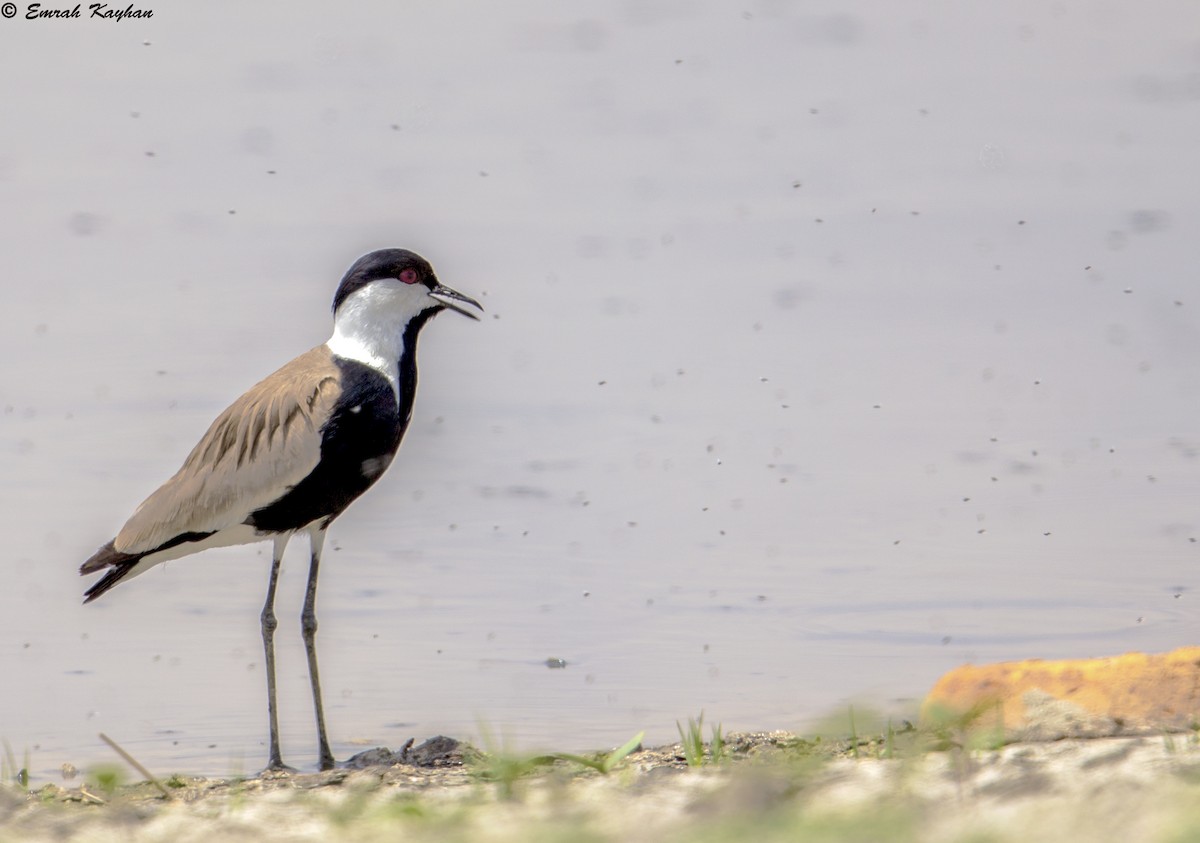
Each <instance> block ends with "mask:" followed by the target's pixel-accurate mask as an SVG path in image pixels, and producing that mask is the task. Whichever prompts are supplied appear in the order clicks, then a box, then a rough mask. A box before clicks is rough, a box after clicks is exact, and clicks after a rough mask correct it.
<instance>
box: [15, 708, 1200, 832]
mask: <svg viewBox="0 0 1200 843" xmlns="http://www.w3.org/2000/svg"><path fill="white" fill-rule="evenodd" d="M467 753H468V755H469V753H470V750H469V749H468V750H467ZM726 754H727V756H728V757H727V758H726V759H725V760H724V761H722V762H721V763H719V764H714V763H712V762H711V760H709V761H708V762H707V763H705V764H704V765H703V766H700V767H694V768H689V767H688V766H687V764H686V762H685V760H684V758H683V755H682V753H681V748H680V747H679V746H678V745H676V746H668V747H660V748H657V749H643V750H640V751H638V752H635V753H633V754H632V755H630V756H629V758H628V759H627V760H626V761H625V762H624V763H623V764H622V765H621V766H619V767H618V768H617V769H615V770H614V771H612V772H611V773H609V774H607V775H601V774H599V773H597V772H594V771H587V770H584V769H583V768H582V767H581V766H580V765H578V764H574V763H569V762H565V761H557V762H554V763H546V764H535V763H533V762H532V761H531V760H530V759H528V758H525V759H522V758H502V759H496V758H492V759H491V760H490V761H488V760H484V761H479V760H474V761H472V760H471V759H470V758H469V757H468V758H467V759H466V763H464V758H463V754H462V752H453V753H450V754H449V755H445V754H443V755H442V756H440V757H438V758H436V759H433V760H432V761H430V762H429V763H430V766H416V765H413V764H410V763H398V764H391V765H375V766H369V767H366V768H364V769H338V770H335V771H332V772H328V773H297V774H281V775H275V776H260V777H256V778H252V779H246V780H215V779H188V780H184V779H180V778H178V777H175V778H172V779H170V780H167V781H165V782H163V783H162V784H163V786H164V788H165V789H166V790H167V791H168V792H169V793H170V798H169V799H168V798H164V797H163V796H162V794H161V793H160V792H159V791H158V790H157V789H156V788H155V787H154V786H153V785H152V784H150V783H142V784H138V785H131V786H127V787H122V788H118V789H116V790H115V791H111V792H106V791H103V790H101V789H100V785H99V784H97V783H96V782H95V781H92V782H89V783H86V784H84V785H82V786H80V787H75V788H72V789H63V788H58V787H56V786H54V785H47V786H45V787H44V788H42V789H40V790H38V791H35V792H33V793H30V794H25V793H24V792H22V791H19V790H16V789H13V788H11V787H10V788H7V789H5V790H4V791H3V792H2V793H0V840H3V841H63V840H88V841H108V840H113V841H117V840H120V841H171V843H187V841H200V840H216V839H220V840H234V841H236V840H258V841H264V840H265V841H284V840H288V841H291V840H314V841H316V840H320V841H330V840H333V841H338V840H347V841H349V840H354V841H364V840H365V841H370V840H385V839H387V840H392V839H405V840H408V839H412V840H436V841H440V840H450V841H454V840H472V841H474V840H485V841H491V840H495V841H509V840H597V841H609V840H614V841H615V840H621V841H641V840H655V841H663V840H667V841H671V840H689V841H690V840H697V839H698V840H738V839H755V840H776V839H779V840H785V839H795V838H797V837H798V836H802V837H804V839H818V840H830V841H835V840H876V839H889V840H921V841H967V840H971V841H979V840H996V841H1008V840H1013V841H1016V840H1021V841H1039V840H1046V841H1051V840H1053V841H1062V840H1089V841H1105V840H1113V841H1117V840H1121V841H1127V840H1138V841H1146V842H1147V843H1153V842H1154V841H1164V843H1166V841H1183V840H1194V839H1198V838H1200V742H1198V741H1197V739H1196V736H1195V735H1194V734H1184V735H1160V736H1155V737H1126V738H1104V739H1095V740H1064V741H1057V742H1053V743H1028V744H1013V745H1009V746H1006V747H1004V748H1001V749H995V750H970V751H968V750H964V749H961V748H951V749H948V750H942V751H929V750H928V749H927V748H917V747H915V746H907V747H906V746H905V745H904V741H903V740H902V739H900V738H897V739H896V740H894V741H892V742H890V743H889V742H887V741H885V740H883V739H880V740H877V741H863V742H861V743H860V745H859V746H858V748H857V753H855V751H854V750H852V749H850V748H849V747H848V745H847V744H846V743H845V742H843V743H842V744H840V745H838V746H832V745H821V744H819V743H817V744H814V743H812V742H808V741H803V740H800V739H798V738H795V737H794V736H791V735H788V734H786V733H782V732H778V733H757V734H746V735H734V736H730V738H729V743H728V749H727V753H726ZM889 755H890V756H892V757H888V756H889ZM519 773H524V774H523V775H518V774H519Z"/></svg>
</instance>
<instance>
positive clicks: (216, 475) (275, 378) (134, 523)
mask: <svg viewBox="0 0 1200 843" xmlns="http://www.w3.org/2000/svg"><path fill="white" fill-rule="evenodd" d="M340 388H341V377H340V373H339V371H338V368H337V366H336V365H334V363H333V361H332V359H331V356H330V353H329V350H328V348H327V347H325V346H318V347H317V348H314V349H312V350H311V351H309V352H307V353H305V354H302V355H301V356H299V357H297V358H296V359H295V360H293V361H291V362H290V363H288V364H287V365H285V366H284V367H283V368H282V369H280V370H279V371H277V372H275V373H274V374H272V375H270V376H269V377H267V378H266V379H264V380H262V381H261V382H259V383H258V384H256V385H255V386H254V387H252V388H251V389H250V390H249V391H248V392H246V394H245V395H243V396H242V397H241V398H239V399H238V400H237V401H235V402H233V404H231V405H230V406H229V408H228V409H227V410H225V412H223V413H221V415H219V416H217V418H216V420H215V421H213V423H212V424H211V425H210V426H209V428H208V432H207V433H205V434H204V436H203V438H201V440H200V441H199V442H198V443H197V444H196V447H195V448H193V449H192V451H191V453H190V454H188V457H187V459H186V460H184V462H183V466H182V467H181V468H180V469H179V471H177V472H176V473H175V476H173V477H172V478H171V479H170V480H168V481H167V482H166V483H164V484H163V485H162V486H161V487H159V489H158V490H157V491H155V492H154V494H152V495H150V497H148V498H146V500H145V501H143V502H142V504H141V505H140V506H139V507H138V508H137V509H136V510H135V511H134V513H133V515H132V516H131V517H130V519H129V521H127V522H126V523H125V526H124V527H122V528H121V531H120V532H119V533H118V534H117V537H116V539H114V547H115V549H116V550H117V551H120V552H121V553H144V552H146V551H149V550H153V549H154V548H156V547H159V546H160V545H162V544H163V543H164V542H167V541H170V540H171V539H172V538H174V537H176V536H178V535H180V534H183V533H208V532H215V531H217V530H221V529H224V528H225V527H230V526H233V525H235V524H240V523H242V522H243V521H245V520H246V517H247V516H248V515H249V514H250V513H252V512H254V511H255V510H257V509H260V508H262V507H264V506H266V505H267V504H269V503H272V502H273V501H275V500H277V499H278V498H279V497H280V496H281V495H283V494H284V493H285V492H286V491H287V490H288V489H290V488H291V487H293V486H295V485H296V484H297V483H299V482H300V481H301V480H303V479H304V478H305V477H307V476H308V474H309V473H310V472H311V471H312V470H313V469H314V468H315V467H316V465H317V463H318V462H319V461H320V458H321V427H322V426H323V425H324V424H325V422H326V421H327V420H328V419H329V416H330V414H331V413H332V412H333V407H334V404H335V402H336V401H337V396H338V394H339V393H340Z"/></svg>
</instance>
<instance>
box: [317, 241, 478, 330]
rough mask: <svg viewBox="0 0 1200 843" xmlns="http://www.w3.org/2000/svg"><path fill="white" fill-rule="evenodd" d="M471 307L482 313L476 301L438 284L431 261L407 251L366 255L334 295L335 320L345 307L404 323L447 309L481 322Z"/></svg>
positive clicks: (392, 250)
mask: <svg viewBox="0 0 1200 843" xmlns="http://www.w3.org/2000/svg"><path fill="white" fill-rule="evenodd" d="M468 306H472V307H475V308H477V309H478V310H480V311H482V310H483V306H482V305H480V304H479V302H477V301H475V299H473V298H471V297H470V296H464V295H463V294H462V293H460V292H458V291H456V290H452V289H450V288H449V287H447V286H445V285H444V284H441V283H439V282H438V279H437V275H435V274H434V271H433V267H432V266H430V264H429V261H427V260H425V258H423V257H421V256H420V255H418V254H417V253H416V252H410V251H408V250H407V249H380V250H378V251H375V252H371V253H370V254H366V255H363V256H362V257H361V258H359V259H358V260H356V261H355V262H354V263H353V265H352V266H351V267H350V269H348V270H346V275H345V276H344V277H343V278H342V283H341V284H339V285H338V288H337V292H336V293H335V294H334V296H333V314H334V318H335V319H337V318H338V317H339V316H340V315H341V314H342V313H343V311H344V310H345V309H346V308H354V309H357V310H362V311H363V314H362V315H369V314H377V315H378V316H379V317H381V318H383V319H385V320H387V321H391V320H393V319H399V321H401V322H402V323H407V322H408V321H409V320H411V319H413V318H414V317H416V316H418V315H420V314H422V313H424V312H425V311H429V310H432V311H433V312H434V313H436V312H438V311H441V310H444V309H449V310H453V311H455V312H457V313H461V314H463V315H464V316H469V317H471V318H472V319H478V318H479V317H478V316H477V315H476V314H475V313H474V311H472V310H468ZM429 315H430V316H432V315H433V314H432V313H431V314H429Z"/></svg>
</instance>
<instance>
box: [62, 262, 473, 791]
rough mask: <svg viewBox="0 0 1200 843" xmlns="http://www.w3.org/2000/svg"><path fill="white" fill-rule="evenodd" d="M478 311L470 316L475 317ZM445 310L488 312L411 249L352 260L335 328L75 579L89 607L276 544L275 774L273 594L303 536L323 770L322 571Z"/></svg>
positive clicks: (391, 435) (269, 655) (399, 429)
mask: <svg viewBox="0 0 1200 843" xmlns="http://www.w3.org/2000/svg"><path fill="white" fill-rule="evenodd" d="M472 308H474V309H472ZM443 310H451V311H454V312H457V313H460V314H462V315H464V316H468V317H470V318H472V319H475V320H478V319H479V316H478V315H477V314H476V312H475V310H478V311H479V312H481V313H482V312H483V306H482V305H480V304H479V302H477V301H476V300H475V299H473V298H471V297H470V296H466V295H464V294H462V293H459V292H457V291H455V290H452V289H451V288H449V287H447V286H444V285H443V284H442V283H441V282H439V281H438V278H437V275H436V274H435V273H434V270H433V267H432V266H431V265H430V263H429V261H427V260H425V258H423V257H421V256H420V255H418V254H416V253H415V252H411V251H408V250H407V249H397V248H389V249H380V250H377V251H373V252H370V253H369V254H366V255H363V256H362V257H360V258H359V259H358V260H356V261H355V262H354V263H353V264H352V265H351V266H350V268H349V269H348V270H347V271H346V273H345V275H344V276H343V278H342V280H341V283H340V284H338V287H337V291H336V292H335V293H334V297H333V334H332V336H330V338H329V340H328V341H327V342H325V343H324V344H323V345H319V346H317V347H315V348H313V349H311V350H310V351H307V352H305V353H304V354H301V355H300V356H299V357H296V358H295V359H294V360H292V361H291V362H289V363H287V364H285V365H284V366H283V367H282V368H280V369H279V370H278V371H276V372H275V373H274V374H271V375H268V376H267V377H266V378H264V379H263V380H261V381H259V383H257V384H256V385H255V386H252V387H251V388H250V389H249V390H248V391H247V392H246V393H245V394H244V395H242V396H241V397H240V398H238V399H237V400H236V401H234V402H233V403H232V404H231V405H230V406H229V407H228V409H226V410H225V411H224V412H223V413H221V414H220V415H218V416H217V418H216V419H215V420H214V421H213V423H212V424H211V425H210V426H209V428H208V431H207V432H206V433H205V434H204V436H203V437H201V439H200V441H199V442H198V443H197V444H196V446H195V447H194V448H193V449H192V450H191V452H190V453H189V454H188V456H187V458H186V459H185V460H184V462H183V466H182V467H181V468H180V469H179V471H177V472H176V473H175V474H174V476H172V477H171V478H170V479H169V480H167V481H166V482H165V483H163V484H162V486H160V487H159V488H158V489H157V490H156V491H155V492H153V493H152V494H151V495H150V496H149V497H148V498H146V500H145V501H143V502H142V503H141V505H139V506H138V507H137V509H135V510H134V512H133V515H131V516H130V517H129V519H128V520H127V521H126V522H125V525H124V526H123V527H121V529H120V530H119V531H118V532H117V534H116V536H115V537H114V538H113V539H112V540H111V541H109V542H107V543H106V544H104V545H103V546H102V547H101V548H100V549H99V550H97V551H96V552H95V553H94V554H93V555H92V556H91V557H90V558H89V559H88V560H87V561H86V562H84V563H83V565H82V566H81V567H80V569H79V572H80V574H83V575H88V574H94V573H99V572H103V573H104V576H103V577H101V578H100V579H99V580H98V581H96V582H94V583H93V584H92V585H91V587H90V588H88V589H87V590H86V591H85V592H84V603H91V602H92V601H94V600H96V599H97V598H98V597H100V596H102V595H104V594H106V593H107V592H108V591H109V590H110V589H112V588H113V587H114V586H116V585H118V584H120V583H124V582H126V581H128V580H130V579H132V578H133V577H136V576H137V575H138V574H141V573H143V572H145V571H147V570H149V569H150V568H153V567H154V566H155V565H158V564H161V563H163V562H167V561H170V560H173V559H179V558H181V557H184V556H189V555H191V554H194V553H199V552H201V551H203V550H207V549H209V548H214V547H228V546H232V545H242V544H249V543H253V542H259V541H270V542H272V544H273V547H272V553H271V569H270V576H269V579H268V582H267V595H266V602H265V603H264V605H263V609H262V613H261V615H260V621H261V628H262V640H263V650H264V655H265V658H266V667H267V712H268V726H269V731H270V749H269V754H268V760H267V767H266V769H267V770H268V771H280V770H291V769H292V768H290V767H288V766H287V765H285V764H284V763H283V759H282V757H281V753H280V749H279V717H278V709H277V706H276V694H275V644H274V641H275V628H276V626H277V625H278V624H277V621H276V618H275V608H274V607H275V588H276V584H277V582H278V579H279V571H280V566H281V564H282V560H283V553H284V549H285V548H286V547H287V544H288V541H289V540H290V539H291V538H292V536H294V535H296V534H297V533H304V534H306V535H307V536H308V540H309V548H310V551H311V555H310V562H309V571H308V584H307V587H306V589H305V597H304V608H303V612H302V614H301V631H302V635H303V638H304V645H305V651H306V654H307V657H308V669H309V679H310V683H311V686H312V695H313V707H314V710H315V714H316V720H317V742H318V763H319V765H320V769H322V770H329V769H332V768H333V766H334V758H333V753H332V752H331V751H330V748H329V740H328V737H327V735H326V731H325V714H324V706H323V704H322V698H321V689H320V679H319V678H318V671H317V656H316V632H317V617H316V597H317V574H318V570H319V568H320V564H321V551H322V548H323V547H324V544H325V534H326V531H327V530H328V529H329V525H330V524H331V523H332V522H333V520H334V519H335V518H337V517H338V516H339V515H341V514H342V512H344V511H345V509H346V507H348V506H349V505H350V504H351V503H352V502H353V501H354V500H355V499H356V498H358V497H359V496H360V495H361V494H362V493H363V492H365V491H366V490H367V489H368V488H370V487H371V486H372V485H373V484H374V483H375V481H377V480H378V479H379V478H380V477H381V476H382V475H383V473H384V472H385V471H386V470H387V468H388V466H389V465H390V464H391V462H392V459H393V457H394V456H395V454H396V450H397V449H398V448H399V446H400V440H401V439H402V438H403V436H404V431H405V429H406V428H407V427H408V423H409V421H410V419H411V418H412V411H413V401H414V399H415V397H416V391H417V356H416V355H417V336H418V334H419V333H420V331H421V329H422V328H423V327H424V326H425V325H426V324H427V323H428V322H429V320H430V319H431V318H433V317H434V316H436V315H437V314H438V313H440V312H441V311H443Z"/></svg>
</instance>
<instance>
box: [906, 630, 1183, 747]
mask: <svg viewBox="0 0 1200 843" xmlns="http://www.w3.org/2000/svg"><path fill="white" fill-rule="evenodd" d="M921 719H922V721H923V722H925V723H926V724H930V725H939V724H940V725H943V726H944V725H947V724H950V725H958V726H961V727H962V728H963V729H965V730H967V731H977V730H984V729H985V730H995V731H996V732H998V733H999V735H1001V736H1002V737H1003V739H1005V740H1010V741H1011V740H1026V741H1029V740H1042V741H1045V740H1058V739H1059V738H1080V737H1106V736H1111V735H1137V734H1149V733H1161V732H1174V731H1186V730H1190V729H1194V728H1196V727H1197V725H1198V724H1200V647H1181V648H1180V649H1178V650H1173V651H1172V652H1170V653H1164V654H1162V655H1148V654H1146V653H1126V654H1125V655H1122V656H1112V657H1109V658H1102V659H1068V660H1064V661H1042V660H1040V659H1030V660H1029V661H1023V662H1004V663H1001V664H989V665H978V666H977V665H963V666H962V667H958V668H955V669H954V670H952V671H950V672H949V673H947V674H946V675H944V676H943V677H942V678H941V679H939V680H938V681H937V684H935V685H934V686H933V690H932V691H930V692H929V696H928V697H927V698H926V699H925V703H924V705H923V706H922V708H921Z"/></svg>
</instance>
